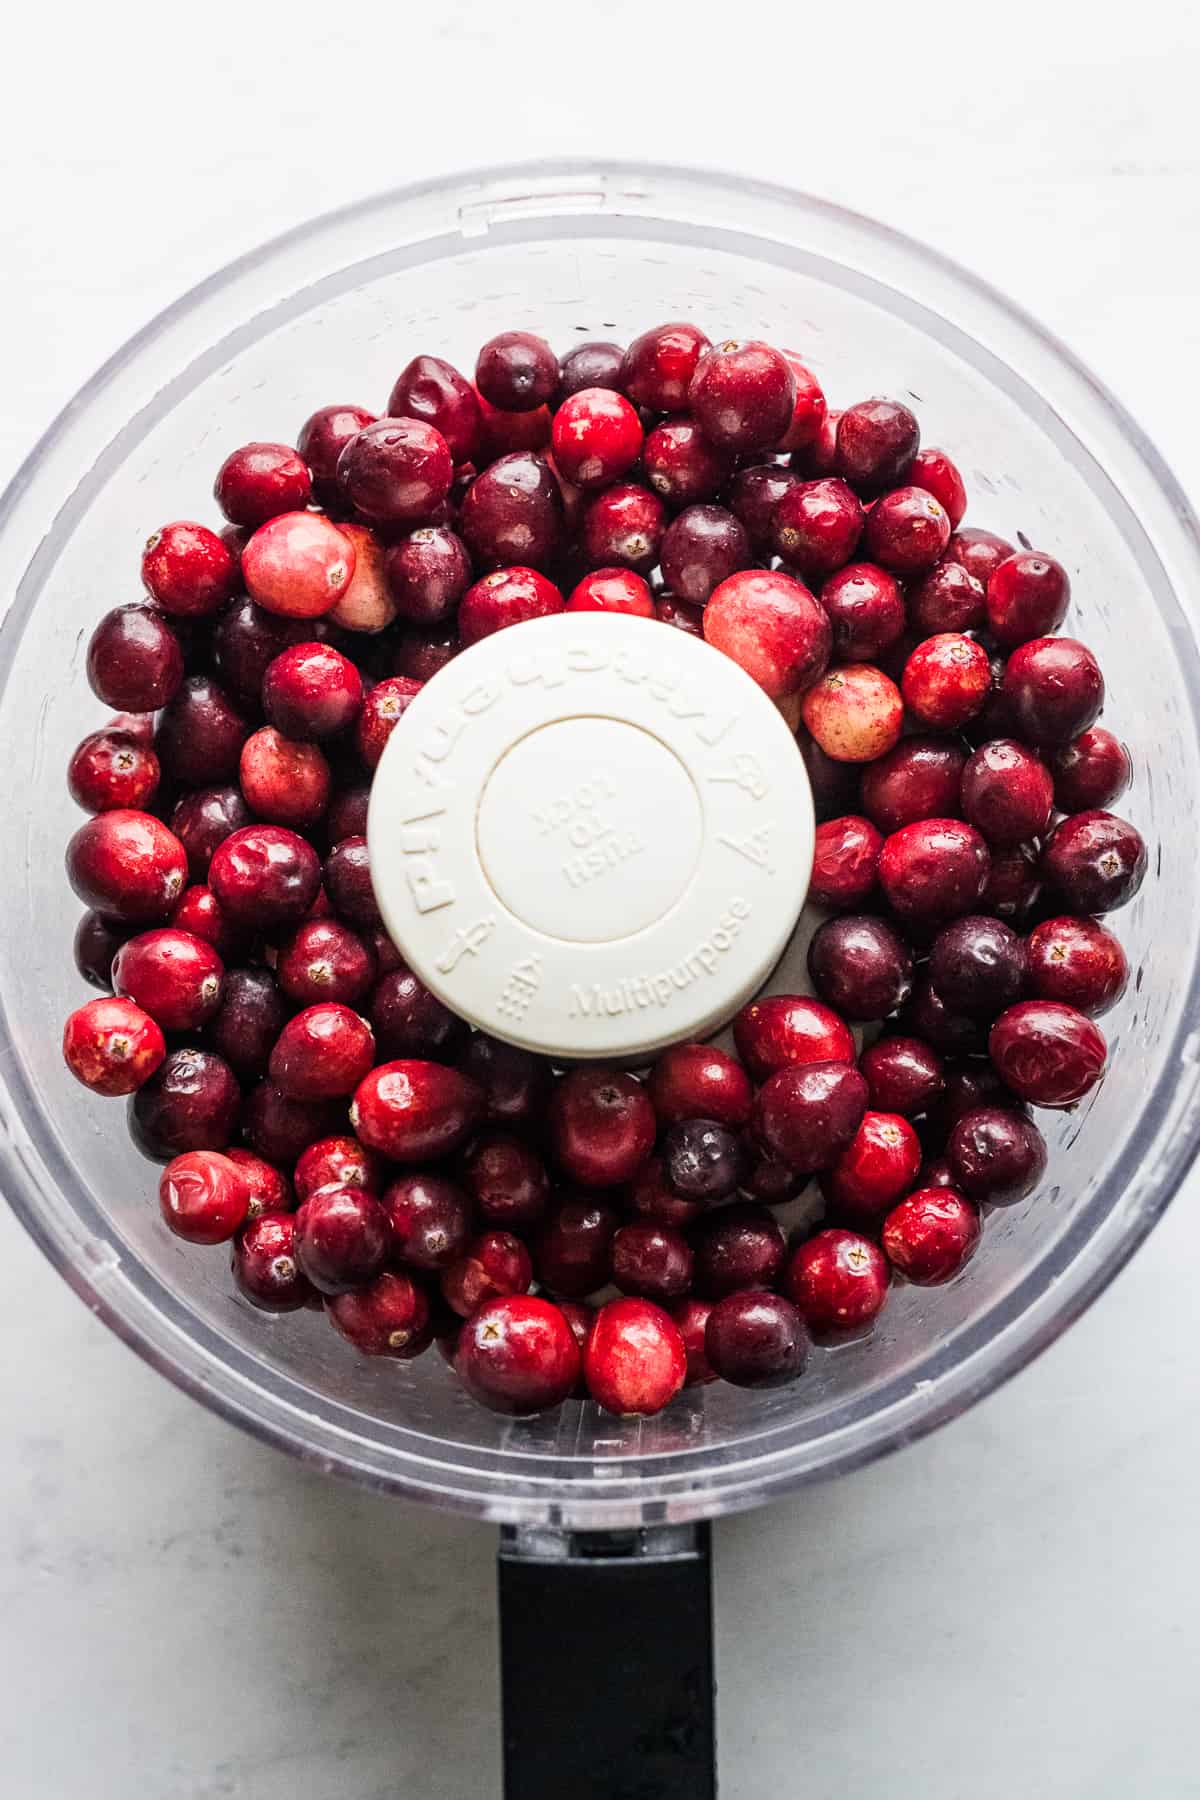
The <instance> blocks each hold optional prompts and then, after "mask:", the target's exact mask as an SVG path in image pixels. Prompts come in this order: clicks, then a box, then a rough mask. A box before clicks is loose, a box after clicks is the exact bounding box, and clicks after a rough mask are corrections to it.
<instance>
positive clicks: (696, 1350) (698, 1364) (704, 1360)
mask: <svg viewBox="0 0 1200 1800" xmlns="http://www.w3.org/2000/svg"><path fill="white" fill-rule="evenodd" d="M713 1305H714V1302H713V1301H711V1300H699V1299H697V1298H696V1296H695V1295H694V1294H689V1295H688V1296H687V1297H686V1299H683V1300H680V1301H679V1302H678V1303H677V1304H676V1305H675V1306H673V1307H672V1308H671V1317H672V1319H673V1320H674V1321H675V1324H676V1326H677V1327H678V1329H679V1335H680V1337H681V1338H682V1339H683V1347H684V1351H685V1352H686V1354H687V1376H686V1379H685V1380H684V1386H685V1387H705V1386H706V1385H707V1384H708V1383H709V1382H710V1381H716V1379H717V1371H716V1370H715V1369H714V1368H713V1366H712V1364H711V1363H710V1362H709V1360H708V1353H707V1351H706V1350H705V1347H704V1332H705V1327H706V1326H707V1324H708V1315H709V1314H710V1313H711V1312H712V1309H713Z"/></svg>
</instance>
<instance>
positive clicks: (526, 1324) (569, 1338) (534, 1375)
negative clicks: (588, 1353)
mask: <svg viewBox="0 0 1200 1800" xmlns="http://www.w3.org/2000/svg"><path fill="white" fill-rule="evenodd" d="M581 1362H582V1358H581V1354H580V1349H579V1345H578V1343H577V1342H576V1339H575V1334H574V1332H573V1331H572V1329H571V1326H570V1325H569V1323H568V1322H567V1320H566V1318H565V1317H564V1315H563V1313H562V1312H561V1311H560V1309H559V1308H558V1307H557V1306H553V1305H551V1303H550V1302H549V1301H548V1300H538V1299H533V1298H531V1297H530V1296H528V1295H524V1294H522V1295H513V1296H508V1297H505V1298H498V1299H495V1300H490V1301H488V1302H487V1304H486V1305H484V1306H482V1307H481V1308H480V1309H479V1311H478V1312H477V1313H475V1315H474V1317H473V1318H471V1319H470V1320H469V1321H468V1322H467V1324H466V1325H464V1326H463V1328H462V1330H461V1332H460V1333H459V1335H458V1340H457V1345H456V1348H455V1352H454V1368H455V1372H456V1373H457V1375H458V1377H459V1379H460V1380H461V1382H462V1384H463V1386H464V1387H465V1388H466V1390H467V1392H468V1393H469V1394H470V1395H471V1397H472V1399H474V1400H477V1401H478V1402H479V1403H480V1405H481V1406H486V1407H488V1408H490V1410H491V1411H492V1412H498V1413H507V1414H515V1415H517V1416H518V1417H520V1416H524V1415H526V1414H529V1413H536V1412H542V1411H544V1410H545V1409H546V1408H547V1407H551V1406H558V1405H559V1404H560V1403H561V1402H562V1401H563V1400H566V1399H567V1398H568V1397H569V1395H571V1394H572V1393H573V1392H574V1391H575V1388H576V1385H577V1383H578V1381H579V1373H580V1367H581Z"/></svg>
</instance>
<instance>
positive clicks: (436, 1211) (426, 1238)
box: [383, 1174, 471, 1272]
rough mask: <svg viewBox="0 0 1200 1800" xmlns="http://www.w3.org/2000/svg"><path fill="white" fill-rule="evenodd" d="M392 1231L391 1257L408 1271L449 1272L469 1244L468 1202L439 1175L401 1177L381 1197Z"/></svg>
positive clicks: (456, 1187) (459, 1191)
mask: <svg viewBox="0 0 1200 1800" xmlns="http://www.w3.org/2000/svg"><path fill="white" fill-rule="evenodd" d="M383 1204H384V1207H385V1209H386V1211H387V1215H388V1220H389V1224H390V1229H391V1253H392V1255H393V1256H394V1257H395V1258H396V1260H397V1261H399V1262H402V1263H404V1264H406V1265H407V1266H408V1267H409V1268H413V1269H422V1270H425V1271H429V1272H433V1271H437V1270H442V1269H448V1268H450V1267H451V1265H452V1264H454V1263H458V1262H460V1261H461V1259H462V1258H463V1257H464V1256H465V1255H466V1253H467V1247H468V1245H469V1244H470V1242H471V1204H470V1201H469V1200H468V1198H467V1196H466V1194H465V1193H464V1192H463V1190H462V1189H461V1188H460V1187H458V1186H456V1184H455V1183H454V1182H452V1181H447V1180H446V1179H445V1177H444V1176H441V1175H424V1174H413V1175H402V1176H401V1177H400V1179H399V1180H398V1181H394V1182H392V1184H391V1186H390V1187H389V1188H388V1190H387V1192H386V1193H385V1194H384V1196H383Z"/></svg>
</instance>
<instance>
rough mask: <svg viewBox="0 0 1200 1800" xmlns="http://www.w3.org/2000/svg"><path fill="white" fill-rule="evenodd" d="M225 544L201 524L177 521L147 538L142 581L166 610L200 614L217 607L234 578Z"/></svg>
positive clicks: (227, 595)
mask: <svg viewBox="0 0 1200 1800" xmlns="http://www.w3.org/2000/svg"><path fill="white" fill-rule="evenodd" d="M237 572H238V571H237V564H236V563H235V561H234V558H233V556H232V554H231V552H230V550H229V547H228V545H227V544H225V543H223V542H222V540H221V539H220V538H219V537H218V536H217V534H216V532H215V531H210V530H209V528H208V526H207V525H195V524H192V523H190V522H189V521H187V520H182V519H181V520H177V521H176V522H175V523H174V524H171V525H164V526H163V527H162V529H161V531H156V532H155V533H154V535H153V536H152V537H150V538H149V539H147V542H146V547H145V549H144V550H143V552H142V580H143V582H144V583H145V585H146V589H147V591H148V593H149V594H150V597H151V599H153V600H157V602H158V604H159V605H160V606H161V607H162V609H163V611H164V612H166V613H174V614H178V615H179V616H181V617H183V618H200V617H203V616H204V614H206V613H213V612H218V611H219V610H220V608H221V607H222V606H224V604H225V602H226V601H227V600H228V599H229V598H230V596H231V595H232V593H233V590H234V587H235V585H236V583H237Z"/></svg>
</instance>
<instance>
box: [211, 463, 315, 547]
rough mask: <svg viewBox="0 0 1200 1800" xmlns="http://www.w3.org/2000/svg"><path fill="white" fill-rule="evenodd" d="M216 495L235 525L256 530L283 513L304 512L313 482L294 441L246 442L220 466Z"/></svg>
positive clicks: (221, 507)
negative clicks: (278, 442)
mask: <svg viewBox="0 0 1200 1800" xmlns="http://www.w3.org/2000/svg"><path fill="white" fill-rule="evenodd" d="M213 495H214V497H215V499H216V502H217V505H218V506H219V507H220V509H221V511H222V512H223V513H224V514H225V517H226V518H227V519H229V520H230V521H231V522H232V523H233V524H234V525H246V526H249V528H250V529H251V530H254V529H256V528H257V527H258V526H259V525H264V524H265V523H266V521H267V520H268V519H274V518H275V517H277V515H278V514H280V513H290V512H300V511H302V510H303V509H304V507H306V506H307V505H308V503H309V501H310V500H311V498H312V481H311V478H310V476H309V473H308V468H307V466H306V464H305V462H304V459H303V457H301V456H299V455H298V454H297V452H296V451H295V450H293V449H292V447H291V445H290V444H243V445H242V447H241V449H240V450H235V451H233V453H232V454H231V455H230V456H227V457H226V458H225V461H224V462H223V463H222V464H221V467H220V468H219V469H218V471H217V479H216V482H215V483H214V485H213Z"/></svg>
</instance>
